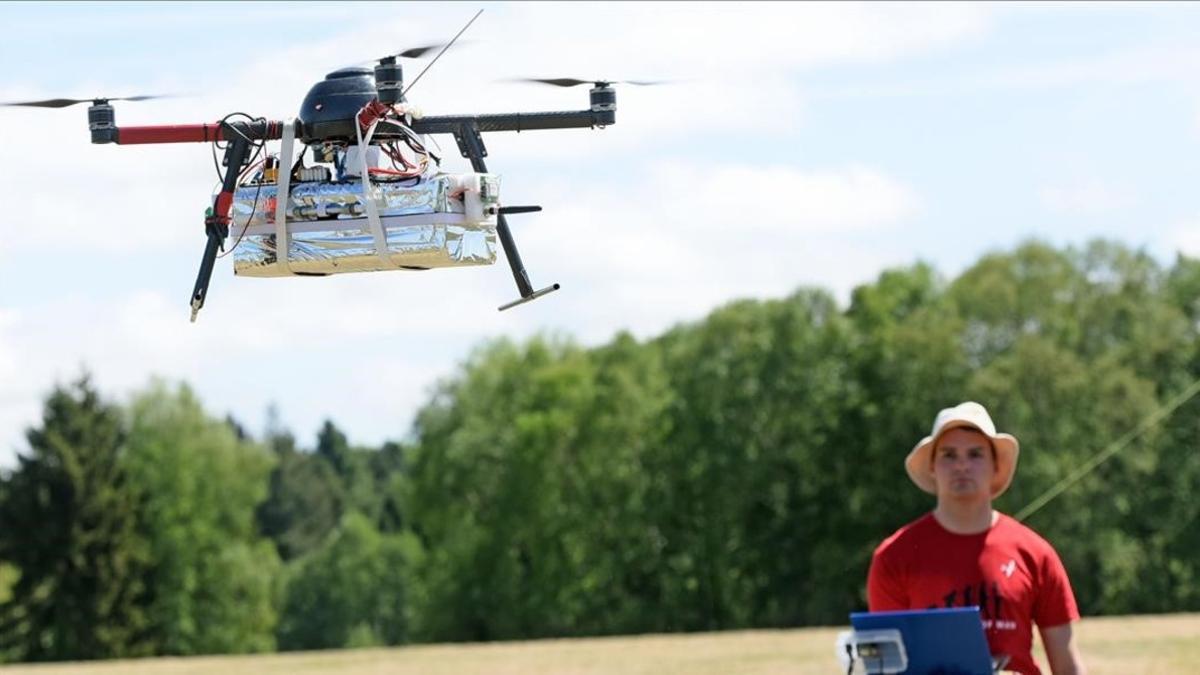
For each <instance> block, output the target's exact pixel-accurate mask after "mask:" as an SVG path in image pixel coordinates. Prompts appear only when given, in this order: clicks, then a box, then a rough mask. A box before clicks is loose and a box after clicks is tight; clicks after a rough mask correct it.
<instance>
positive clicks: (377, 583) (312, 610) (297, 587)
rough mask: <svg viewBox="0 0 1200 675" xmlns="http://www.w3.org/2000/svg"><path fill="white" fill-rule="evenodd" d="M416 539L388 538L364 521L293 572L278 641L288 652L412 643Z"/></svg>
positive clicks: (351, 517)
mask: <svg viewBox="0 0 1200 675" xmlns="http://www.w3.org/2000/svg"><path fill="white" fill-rule="evenodd" d="M419 556H420V548H419V546H418V545H417V543H416V540H415V539H414V538H412V536H411V535H383V534H380V533H379V531H378V530H376V529H375V527H374V526H373V525H372V524H371V522H370V520H368V519H367V518H366V517H364V516H362V515H361V514H358V513H354V512H351V513H349V514H347V515H346V517H345V519H344V520H343V521H342V523H341V525H340V526H339V528H338V529H337V530H336V531H335V533H334V534H333V536H331V537H330V538H329V539H327V540H326V541H325V543H324V544H323V545H322V546H321V547H320V548H319V549H317V550H316V551H314V552H313V553H312V554H310V555H308V556H306V557H305V558H303V559H301V560H298V561H296V562H295V563H293V564H292V567H291V569H290V571H289V573H288V577H287V583H286V589H285V592H284V600H283V616H282V619H281V621H280V623H279V628H278V635H279V646H280V648H281V649H328V648H342V647H364V646H373V645H397V644H401V643H403V642H406V641H407V640H408V639H409V628H410V626H409V624H410V618H409V614H410V609H409V601H408V594H409V593H410V587H411V585H412V581H411V569H412V567H413V566H414V565H415V564H417V563H419Z"/></svg>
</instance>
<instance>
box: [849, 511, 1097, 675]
mask: <svg viewBox="0 0 1200 675" xmlns="http://www.w3.org/2000/svg"><path fill="white" fill-rule="evenodd" d="M867 601H868V603H869V605H870V609H871V611H872V612H882V611H890V610H901V609H932V608H935V607H970V606H973V605H974V606H978V607H979V613H980V615H981V616H982V618H983V627H984V633H986V635H987V640H988V646H989V647H990V648H991V650H992V655H993V656H999V655H1002V654H1007V655H1008V656H1009V657H1010V660H1009V662H1008V665H1007V666H1005V667H1006V668H1007V669H1008V670H1015V671H1017V672H1020V673H1025V674H1027V675H1031V674H1032V675H1040V673H1041V670H1039V669H1038V667H1037V664H1036V663H1035V662H1034V660H1033V624H1034V623H1036V624H1037V625H1038V626H1039V627H1041V628H1048V627H1052V626H1059V625H1062V624H1064V623H1069V622H1071V621H1075V620H1077V619H1079V609H1078V608H1077V607H1076V606H1075V594H1074V593H1072V592H1071V582H1070V581H1069V580H1068V579H1067V571H1066V569H1064V568H1063V564H1062V561H1061V560H1059V558H1058V554H1057V553H1055V552H1054V548H1053V547H1051V546H1050V544H1049V543H1048V542H1047V541H1046V540H1045V539H1042V538H1041V537H1040V536H1038V534H1037V533H1036V532H1034V531H1033V530H1031V529H1029V528H1028V527H1025V526H1024V525H1022V524H1021V523H1018V522H1017V521H1016V520H1013V519H1012V518H1010V517H1008V516H1006V515H1003V514H1001V515H1000V517H999V519H998V520H997V521H996V524H995V525H993V526H992V527H991V528H990V529H988V530H987V531H986V532H980V533H978V534H954V533H953V532H950V531H949V530H947V529H946V528H944V527H942V525H941V524H940V523H938V521H937V519H936V518H934V517H933V514H932V513H929V514H927V515H925V516H923V517H921V518H918V519H917V520H915V521H913V522H911V523H909V524H908V525H905V526H904V527H902V528H900V529H899V530H897V531H896V533H895V534H893V535H892V536H890V537H888V538H887V539H886V540H884V542H883V543H882V544H880V545H879V547H878V548H876V549H875V555H874V557H872V559H871V571H870V573H869V574H868V575H867Z"/></svg>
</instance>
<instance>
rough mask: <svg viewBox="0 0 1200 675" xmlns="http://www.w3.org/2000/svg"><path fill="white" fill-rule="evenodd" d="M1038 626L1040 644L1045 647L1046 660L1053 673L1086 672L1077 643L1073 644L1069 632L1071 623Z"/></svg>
mask: <svg viewBox="0 0 1200 675" xmlns="http://www.w3.org/2000/svg"><path fill="white" fill-rule="evenodd" d="M1038 628H1039V629H1040V630H1041V633H1042V644H1043V645H1044V646H1045V647H1046V660H1047V661H1049V662H1050V672H1052V673H1054V675H1086V674H1087V668H1084V667H1083V659H1082V658H1081V657H1080V656H1079V648H1078V645H1076V644H1075V638H1074V636H1073V635H1072V633H1071V624H1069V623H1064V624H1062V625H1061V626H1050V627H1049V628H1042V627H1041V626H1039V627H1038Z"/></svg>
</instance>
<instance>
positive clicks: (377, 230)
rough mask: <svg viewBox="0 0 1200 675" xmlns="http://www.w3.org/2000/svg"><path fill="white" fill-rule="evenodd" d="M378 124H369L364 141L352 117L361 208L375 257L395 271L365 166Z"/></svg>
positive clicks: (356, 118)
mask: <svg viewBox="0 0 1200 675" xmlns="http://www.w3.org/2000/svg"><path fill="white" fill-rule="evenodd" d="M360 112H361V111H360ZM378 124H379V121H378V120H376V121H375V122H373V123H372V124H371V128H370V129H368V130H367V137H366V138H365V139H364V138H363V135H362V127H361V126H360V125H359V124H358V115H355V116H354V131H355V133H357V134H358V164H359V166H358V168H359V171H360V172H361V174H362V176H361V177H362V186H363V190H362V194H363V208H365V209H366V211H367V222H368V223H370V225H371V236H372V237H373V238H374V239H375V255H377V256H379V260H380V261H381V262H382V263H383V265H384V267H390V268H393V269H396V268H397V267H398V266H397V265H396V263H394V262H392V256H391V254H390V253H389V251H388V245H387V234H386V233H385V232H384V229H383V222H382V221H380V220H379V207H377V206H376V205H375V190H374V189H373V188H372V186H371V170H370V167H368V166H367V154H368V150H369V149H370V147H371V137H372V136H374V135H375V127H376V126H377V125H378Z"/></svg>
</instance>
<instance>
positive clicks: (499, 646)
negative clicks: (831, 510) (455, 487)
mask: <svg viewBox="0 0 1200 675" xmlns="http://www.w3.org/2000/svg"><path fill="white" fill-rule="evenodd" d="M840 630H843V629H842V628H809V629H798V630H782V631H743V632H728V633H692V634H687V635H647V636H637V637H615V638H590V639H572V640H539V641H532V642H506V643H490V644H464V645H426V646H414V647H404V648H399V649H361V650H347V651H328V652H295V653H290V654H272V655H265V656H229V657H197V658H157V659H146V660H141V661H108V662H97V663H71V664H46V665H32V666H10V667H7V668H0V672H2V673H4V674H5V675H17V674H19V673H28V674H29V675H118V674H126V673H129V674H131V675H217V674H222V675H224V674H226V673H256V674H257V673H263V674H272V673H280V674H284V673H286V674H288V675H307V674H314V675H315V674H329V675H351V674H359V673H368V674H372V675H418V674H420V675H451V674H454V675H468V674H473V673H489V674H496V675H550V674H554V675H603V674H608V673H622V674H626V673H628V674H631V675H733V674H736V675H783V674H785V673H787V674H789V675H798V674H808V673H813V674H815V673H823V674H827V673H837V672H838V668H837V661H836V659H835V657H834V649H833V644H834V639H835V637H836V635H837V633H838V632H839V631H840ZM1078 631H1079V640H1080V644H1081V646H1082V648H1083V652H1084V656H1085V659H1086V661H1087V665H1088V667H1089V669H1090V671H1091V673H1092V674H1093V675H1107V674H1110V675H1117V674H1122V675H1124V674H1127V673H1164V674H1165V673H1172V674H1173V673H1182V672H1194V671H1195V669H1196V667H1197V664H1200V614H1178V615H1164V616H1143V617H1111V618H1095V619H1085V620H1084V621H1083V622H1082V623H1081V624H1080V625H1079V628H1078ZM1037 649H1038V650H1039V652H1040V649H1041V648H1040V646H1039V647H1037ZM1039 661H1040V662H1041V663H1042V667H1043V669H1045V670H1046V672H1047V673H1048V672H1049V670H1048V669H1046V667H1045V660H1044V659H1039Z"/></svg>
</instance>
